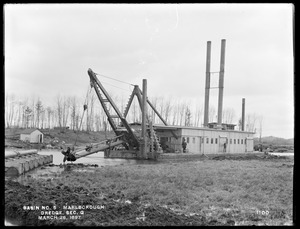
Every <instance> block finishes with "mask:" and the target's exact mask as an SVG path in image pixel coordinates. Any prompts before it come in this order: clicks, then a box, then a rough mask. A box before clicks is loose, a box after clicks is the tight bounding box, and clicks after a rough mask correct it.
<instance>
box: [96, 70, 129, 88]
mask: <svg viewBox="0 0 300 229" xmlns="http://www.w3.org/2000/svg"><path fill="white" fill-rule="evenodd" d="M95 74H96V75H99V76H102V77H105V78H108V79H111V80H115V81H118V82H120V83H125V84H129V85H131V86H134V84H131V83H128V82H124V81H122V80H118V79H115V78H112V77H109V76H105V75H102V74H99V73H96V72H95Z"/></svg>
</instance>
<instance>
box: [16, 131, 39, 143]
mask: <svg viewBox="0 0 300 229" xmlns="http://www.w3.org/2000/svg"><path fill="white" fill-rule="evenodd" d="M20 140H21V141H26V142H30V143H43V142H44V134H43V133H42V132H41V131H40V130H38V129H26V130H24V131H22V133H21V134H20Z"/></svg>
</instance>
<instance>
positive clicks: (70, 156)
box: [61, 147, 76, 163]
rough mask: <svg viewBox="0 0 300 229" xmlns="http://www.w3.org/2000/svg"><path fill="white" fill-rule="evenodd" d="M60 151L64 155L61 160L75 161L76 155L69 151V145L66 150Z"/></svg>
mask: <svg viewBox="0 0 300 229" xmlns="http://www.w3.org/2000/svg"><path fill="white" fill-rule="evenodd" d="M61 153H62V154H63V155H65V156H64V160H63V162H64V163H65V162H66V161H76V157H75V155H74V154H73V153H71V149H70V147H68V148H67V150H66V151H61Z"/></svg>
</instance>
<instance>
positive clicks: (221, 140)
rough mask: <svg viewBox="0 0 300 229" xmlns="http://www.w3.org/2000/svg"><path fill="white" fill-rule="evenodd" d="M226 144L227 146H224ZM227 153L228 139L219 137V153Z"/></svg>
mask: <svg viewBox="0 0 300 229" xmlns="http://www.w3.org/2000/svg"><path fill="white" fill-rule="evenodd" d="M224 144H226V145H224ZM226 152H227V137H222V136H220V137H219V153H226Z"/></svg>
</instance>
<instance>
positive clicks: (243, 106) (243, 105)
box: [242, 98, 245, 131]
mask: <svg viewBox="0 0 300 229" xmlns="http://www.w3.org/2000/svg"><path fill="white" fill-rule="evenodd" d="M244 130H245V98H243V99H242V131H244Z"/></svg>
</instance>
